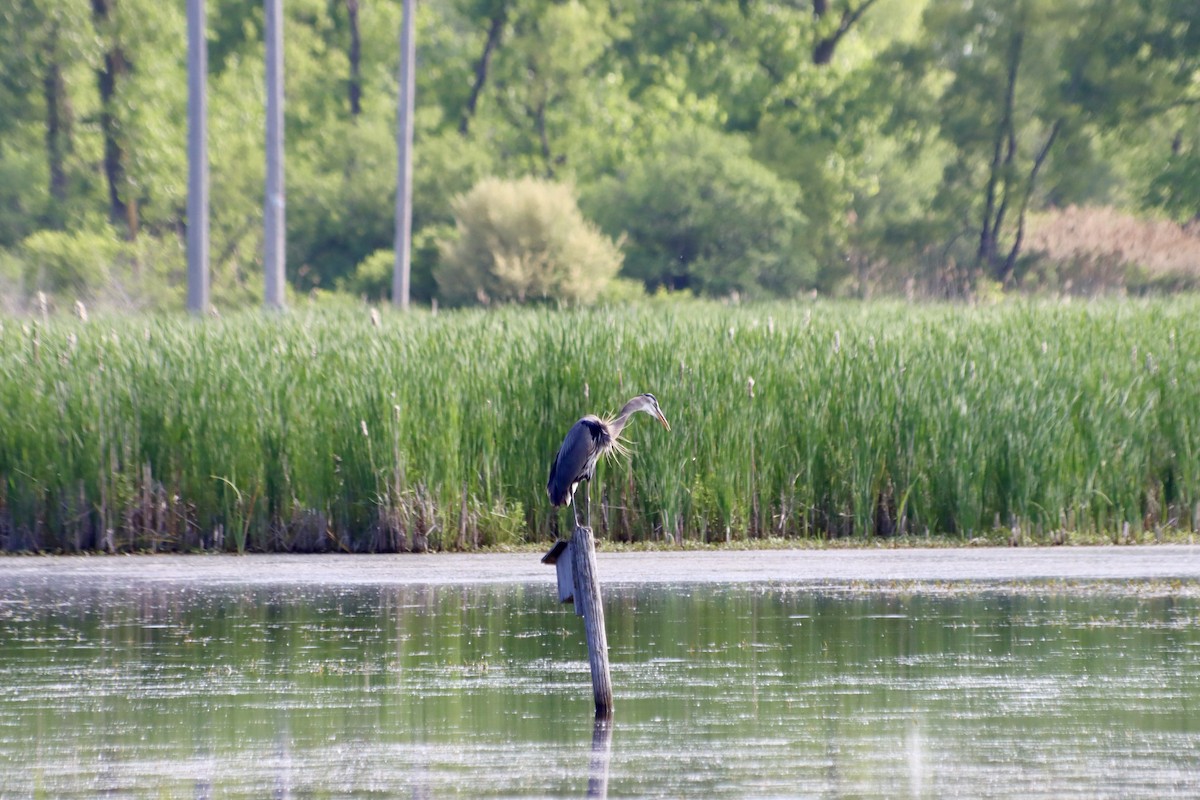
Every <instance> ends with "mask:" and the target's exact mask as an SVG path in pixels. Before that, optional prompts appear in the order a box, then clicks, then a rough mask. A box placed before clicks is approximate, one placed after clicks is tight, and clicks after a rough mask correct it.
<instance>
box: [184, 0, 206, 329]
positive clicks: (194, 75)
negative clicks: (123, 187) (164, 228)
mask: <svg viewBox="0 0 1200 800" xmlns="http://www.w3.org/2000/svg"><path fill="white" fill-rule="evenodd" d="M206 28H207V25H206V16H205V13H204V0H188V4H187V30H188V201H187V259H188V266H187V272H188V296H187V308H188V311H190V312H191V313H193V314H203V313H205V312H206V311H208V307H209V303H210V299H209V273H208V40H207V39H206V38H205V30H206Z"/></svg>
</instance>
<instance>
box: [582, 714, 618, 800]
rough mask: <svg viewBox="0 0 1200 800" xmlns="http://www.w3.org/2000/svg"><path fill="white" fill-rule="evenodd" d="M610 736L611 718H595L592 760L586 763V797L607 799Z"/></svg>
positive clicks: (611, 732)
mask: <svg viewBox="0 0 1200 800" xmlns="http://www.w3.org/2000/svg"><path fill="white" fill-rule="evenodd" d="M612 734H613V720H612V717H611V716H607V717H605V716H600V717H596V722H595V724H594V725H593V726H592V758H591V761H590V762H588V791H587V796H588V797H598V798H607V797H608V762H609V759H610V757H611V756H612Z"/></svg>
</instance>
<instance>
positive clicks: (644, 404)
mask: <svg viewBox="0 0 1200 800" xmlns="http://www.w3.org/2000/svg"><path fill="white" fill-rule="evenodd" d="M638 400H640V401H641V402H640V404H639V410H640V411H645V412H646V413H647V414H649V415H650V416H652V417H654V418H655V419H656V420H658V421H659V422H661V423H662V426H663V427H664V428H666V429H667V430H671V423H669V422H667V417H666V415H664V414H663V412H662V409H661V408H659V407H658V398H657V397H655V396H654V395H652V394H650V393H649V392H647V393H646V394H643V395H640V396H639V397H638Z"/></svg>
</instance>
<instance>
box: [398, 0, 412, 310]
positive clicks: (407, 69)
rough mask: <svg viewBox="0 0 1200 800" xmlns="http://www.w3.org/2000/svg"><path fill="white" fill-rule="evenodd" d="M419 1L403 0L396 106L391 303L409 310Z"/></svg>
mask: <svg viewBox="0 0 1200 800" xmlns="http://www.w3.org/2000/svg"><path fill="white" fill-rule="evenodd" d="M415 15H416V0H404V21H403V22H402V23H401V24H400V98H399V103H398V104H397V109H396V147H397V149H398V150H399V151H400V152H399V155H400V158H399V162H400V163H399V167H398V168H397V170H396V243H395V249H396V266H395V269H394V271H393V273H392V305H394V306H396V307H397V308H399V309H401V310H402V311H407V310H408V294H409V273H410V272H411V269H412V146H413V95H414V94H416V81H415V80H414V73H415V71H416V63H417V58H416V43H415V42H414V38H413V25H414V22H413V18H414V17H415Z"/></svg>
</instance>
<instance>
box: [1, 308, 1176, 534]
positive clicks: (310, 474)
mask: <svg viewBox="0 0 1200 800" xmlns="http://www.w3.org/2000/svg"><path fill="white" fill-rule="evenodd" d="M642 391H653V392H654V393H655V394H656V395H658V397H659V399H660V401H661V402H662V404H663V408H664V411H665V412H666V413H667V416H668V418H669V419H670V420H671V423H672V427H673V432H672V433H670V434H666V433H665V432H664V431H661V430H660V429H654V428H652V426H649V425H646V426H637V425H635V426H633V429H632V430H631V432H630V438H631V439H632V440H633V443H634V455H633V458H632V460H630V461H622V462H615V463H607V464H605V465H603V466H602V467H601V468H600V476H599V477H598V480H597V481H596V483H597V485H596V486H595V487H593V497H594V499H595V508H594V518H593V527H594V528H596V531H597V534H598V535H599V536H600V537H601V538H602V539H607V540H611V541H613V542H633V543H638V542H651V543H653V542H658V543H667V542H670V543H674V544H675V545H676V546H677V545H678V544H684V545H690V544H695V543H699V544H707V543H717V542H731V543H732V542H737V541H747V542H751V543H753V544H755V545H760V544H763V545H767V546H770V545H769V544H768V542H769V540H771V539H781V540H783V541H786V542H789V543H805V542H809V541H819V540H833V541H844V540H847V539H849V540H852V541H873V540H875V539H876V538H881V537H888V538H889V540H890V538H891V537H901V538H902V539H903V538H905V537H909V538H917V539H922V540H925V539H928V540H930V541H934V540H937V541H938V542H940V541H942V540H947V541H953V542H955V543H958V542H970V541H972V540H976V539H979V538H981V537H982V538H983V539H984V540H985V541H988V542H989V543H997V544H1003V543H1007V541H1008V540H1009V539H1017V540H1019V541H1020V542H1022V543H1035V542H1037V543H1040V542H1046V543H1055V542H1058V541H1066V542H1078V541H1095V542H1117V541H1156V540H1158V539H1159V538H1173V537H1174V536H1175V535H1176V534H1172V533H1171V531H1177V532H1178V534H1177V535H1179V536H1190V535H1191V534H1192V533H1193V532H1194V531H1195V530H1196V528H1197V527H1198V526H1200V520H1198V519H1197V517H1198V516H1200V425H1197V424H1196V423H1195V420H1198V419H1200V300H1198V299H1196V298H1190V297H1184V298H1175V299H1169V300H1152V301H1116V300H1114V301H1104V302H1093V303H1075V304H1069V305H1060V304H1050V303H1012V304H1002V305H998V306H992V307H981V308H968V307H963V306H949V305H946V306H941V305H934V306H910V305H904V304H901V303H895V302H878V303H867V304H852V303H845V304H842V303H824V302H819V303H815V304H807V303H805V304H770V305H751V306H743V307H736V306H725V305H720V304H716V303H666V302H664V303H646V304H641V305H636V306H632V307H628V308H620V309H617V308H609V309H596V310H581V311H574V310H572V311H553V310H549V309H535V310H522V309H502V310H499V311H492V312H479V311H469V312H456V313H443V314H439V315H436V316H433V315H429V314H414V315H411V316H408V317H404V316H400V315H393V314H389V313H384V314H382V315H376V316H374V317H373V316H372V315H371V314H369V313H368V311H367V310H366V309H362V310H361V311H345V310H343V311H326V310H314V309H298V310H295V311H292V312H290V313H288V314H285V315H278V316H277V315H261V314H245V315H239V316H235V317H231V318H228V319H221V320H203V321H200V320H192V319H186V318H182V317H130V318H102V319H93V320H92V321H91V322H87V323H84V322H80V321H78V320H73V319H57V318H56V319H51V320H49V321H33V320H17V319H3V320H0V546H2V547H3V548H4V549H8V550H44V551H45V550H49V551H59V552H73V551H79V550H105V551H151V552H153V551H159V550H168V551H178V550H198V549H216V550H236V551H240V550H266V551H326V550H330V551H336V550H345V551H392V550H411V549H417V550H423V549H433V550H441V549H459V550H462V549H467V550H469V549H480V548H486V547H493V546H505V545H514V544H519V543H523V542H541V541H546V540H548V539H550V538H551V537H552V536H553V535H554V534H555V533H556V532H557V531H556V523H557V522H558V521H556V520H555V519H554V518H553V515H552V514H551V509H550V508H549V505H548V503H547V502H546V500H545V493H544V488H543V486H544V482H545V471H546V469H547V467H548V464H549V461H550V458H551V457H552V455H553V453H554V451H555V449H556V448H557V446H558V444H559V442H560V441H561V438H562V436H563V434H564V433H565V431H566V430H567V428H568V427H569V426H570V424H571V423H572V422H573V421H574V420H575V419H576V418H578V417H579V416H580V415H582V414H584V413H587V412H589V411H600V412H604V411H612V410H614V409H616V408H618V407H619V406H620V404H621V403H622V402H623V401H624V400H625V399H627V398H628V397H629V396H631V395H633V394H637V393H639V392H642ZM560 518H561V520H560V521H561V522H563V523H565V522H566V520H567V514H565V513H564V514H561V515H560Z"/></svg>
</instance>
